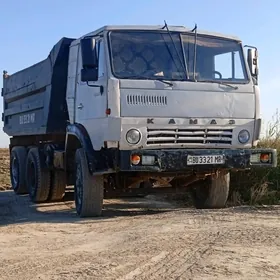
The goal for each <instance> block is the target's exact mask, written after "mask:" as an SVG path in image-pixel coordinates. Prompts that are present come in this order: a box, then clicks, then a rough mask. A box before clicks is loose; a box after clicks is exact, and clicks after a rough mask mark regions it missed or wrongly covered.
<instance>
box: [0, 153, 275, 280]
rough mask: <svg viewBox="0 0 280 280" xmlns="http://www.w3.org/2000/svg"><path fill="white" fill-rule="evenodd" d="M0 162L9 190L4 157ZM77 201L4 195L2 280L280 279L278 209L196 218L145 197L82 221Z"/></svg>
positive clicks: (0, 183) (2, 182)
mask: <svg viewBox="0 0 280 280" xmlns="http://www.w3.org/2000/svg"><path fill="white" fill-rule="evenodd" d="M0 160H1V166H2V168H1V169H0V188H1V189H8V188H9V185H10V181H9V167H8V163H9V159H8V153H7V150H1V149H0ZM72 200H73V193H71V191H70V192H68V193H67V195H66V197H65V201H64V202H60V203H48V204H39V205H34V204H32V203H30V201H29V198H28V196H16V195H14V193H13V192H12V191H2V192H0V279H1V280H6V279H9V280H10V279H16V280H21V279H24V280H32V279H41V280H44V279H48V280H52V279H62V280H63V279H102V280H103V279H147V280H149V279H151V280H152V279H218V280H219V279H223V280H224V279H246V280H249V279H280V219H279V214H280V207H276V206H275V207H262V208H252V207H235V208H234V207H233V208H227V209H223V210H215V211H213V210H196V209H192V208H182V207H181V205H179V204H178V202H177V204H176V202H174V201H170V200H168V201H167V200H164V199H163V198H162V197H160V196H148V197H146V198H139V199H126V200H117V199H114V200H113V199H112V200H105V207H104V214H103V216H102V217H100V218H96V219H79V218H77V216H76V214H75V211H74V205H73V201H72Z"/></svg>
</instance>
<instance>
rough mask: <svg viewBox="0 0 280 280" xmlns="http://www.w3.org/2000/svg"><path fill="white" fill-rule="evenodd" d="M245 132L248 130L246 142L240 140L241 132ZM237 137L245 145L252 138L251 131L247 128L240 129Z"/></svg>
mask: <svg viewBox="0 0 280 280" xmlns="http://www.w3.org/2000/svg"><path fill="white" fill-rule="evenodd" d="M243 132H246V133H247V134H248V139H247V140H246V141H245V142H242V141H240V134H241V133H243ZM237 139H238V141H239V143H240V144H243V145H245V144H247V143H248V142H249V141H250V139H251V135H250V132H249V131H248V130H247V129H242V130H240V131H239V133H238V136H237Z"/></svg>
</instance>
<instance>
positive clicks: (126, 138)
mask: <svg viewBox="0 0 280 280" xmlns="http://www.w3.org/2000/svg"><path fill="white" fill-rule="evenodd" d="M133 130H134V131H136V132H138V133H139V139H138V141H137V142H136V143H131V142H129V141H128V137H127V135H128V133H129V132H131V131H133ZM141 139H142V133H141V131H140V130H139V129H137V128H130V129H129V130H128V131H127V132H126V135H125V140H126V142H127V143H128V144H129V145H137V144H138V143H139V142H140V141H141Z"/></svg>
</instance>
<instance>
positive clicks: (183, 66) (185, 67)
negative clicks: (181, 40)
mask: <svg viewBox="0 0 280 280" xmlns="http://www.w3.org/2000/svg"><path fill="white" fill-rule="evenodd" d="M164 28H166V30H167V32H168V35H169V37H170V39H171V42H172V45H173V47H174V49H175V51H176V54H177V56H178V58H179V61H180V63H181V66H182V68H183V69H184V72H185V75H186V78H187V80H188V79H189V76H188V70H187V66H186V64H185V63H184V62H183V61H182V60H181V56H180V54H179V52H178V50H177V48H176V45H175V43H174V40H173V38H172V35H171V33H170V31H169V28H168V25H167V23H166V21H164V26H163V28H162V29H164ZM167 47H168V46H167ZM170 55H171V57H172V54H171V53H170Z"/></svg>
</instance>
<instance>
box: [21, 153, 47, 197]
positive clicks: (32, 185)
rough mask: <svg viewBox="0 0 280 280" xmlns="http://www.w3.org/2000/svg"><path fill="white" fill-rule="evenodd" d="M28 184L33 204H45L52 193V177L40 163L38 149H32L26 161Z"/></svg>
mask: <svg viewBox="0 0 280 280" xmlns="http://www.w3.org/2000/svg"><path fill="white" fill-rule="evenodd" d="M26 182H27V186H28V191H29V197H30V199H31V200H32V201H33V202H44V201H46V200H47V199H48V197H49V193H50V184H51V175H50V171H49V170H48V169H44V168H43V166H42V163H41V161H40V155H39V150H38V148H31V149H30V150H29V152H28V155H27V160H26Z"/></svg>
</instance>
